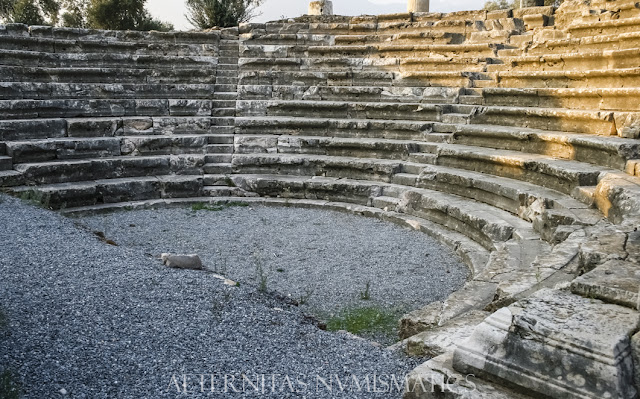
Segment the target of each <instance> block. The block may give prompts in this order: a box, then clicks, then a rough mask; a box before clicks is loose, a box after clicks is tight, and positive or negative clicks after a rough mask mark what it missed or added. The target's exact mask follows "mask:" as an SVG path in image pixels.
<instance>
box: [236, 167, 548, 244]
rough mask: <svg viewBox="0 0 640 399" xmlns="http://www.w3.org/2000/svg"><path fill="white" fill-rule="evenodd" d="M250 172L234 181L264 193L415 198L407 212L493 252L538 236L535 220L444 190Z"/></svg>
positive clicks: (361, 201) (363, 199)
mask: <svg viewBox="0 0 640 399" xmlns="http://www.w3.org/2000/svg"><path fill="white" fill-rule="evenodd" d="M245 175H246V174H239V175H234V176H232V179H233V180H234V183H235V184H236V185H237V186H238V187H240V188H242V189H245V190H247V191H251V192H255V193H258V194H260V195H262V196H278V197H285V198H287V197H288V198H298V199H301V198H307V199H324V200H330V201H343V202H351V203H354V204H358V205H365V206H370V205H371V204H372V203H373V201H374V200H375V198H376V197H380V196H384V197H392V198H399V199H402V198H408V197H411V196H413V198H412V200H413V201H415V208H413V209H410V208H407V209H406V212H405V213H407V214H408V215H411V216H418V217H421V218H423V219H426V220H430V221H432V222H435V223H439V224H442V225H443V226H445V227H447V228H449V229H451V230H453V231H456V232H458V233H460V234H463V235H465V236H467V237H469V238H470V239H472V240H473V241H475V242H477V243H479V244H481V245H482V246H483V247H485V248H486V249H489V250H490V249H493V248H494V246H495V245H496V244H497V243H501V242H505V241H508V240H510V239H511V238H514V237H521V238H525V237H526V238H531V237H534V236H535V237H537V234H536V233H535V232H534V231H533V228H532V226H531V224H530V223H527V222H525V221H523V220H521V219H519V218H517V217H515V216H513V215H511V214H509V213H506V212H504V211H501V210H497V209H496V208H493V207H490V206H487V205H485V204H482V203H478V202H476V201H472V200H469V199H466V198H462V197H459V196H456V195H451V194H446V193H442V192H438V191H433V190H428V189H417V188H410V187H406V186H401V185H396V184H391V183H386V184H385V183H384V182H375V181H368V180H358V179H348V178H344V179H332V178H331V177H316V178H313V177H312V176H313V175H300V176H297V177H296V178H293V177H291V176H288V177H287V176H285V177H284V178H282V176H278V175H268V174H259V175H253V174H249V175H248V176H245ZM409 193H411V194H409ZM389 209H390V210H395V209H391V208H389Z"/></svg>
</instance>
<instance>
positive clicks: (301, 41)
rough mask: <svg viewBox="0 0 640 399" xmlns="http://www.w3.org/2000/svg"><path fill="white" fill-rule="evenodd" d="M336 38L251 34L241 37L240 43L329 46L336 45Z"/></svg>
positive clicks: (307, 34)
mask: <svg viewBox="0 0 640 399" xmlns="http://www.w3.org/2000/svg"><path fill="white" fill-rule="evenodd" d="M334 37H335V36H334V35H332V34H313V33H258V32H250V33H245V34H242V35H240V41H241V43H243V44H252V45H256V44H258V45H277V46H282V45H286V46H296V45H297V46H328V45H331V44H333V43H334Z"/></svg>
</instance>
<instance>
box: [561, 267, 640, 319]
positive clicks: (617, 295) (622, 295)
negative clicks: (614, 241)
mask: <svg viewBox="0 0 640 399" xmlns="http://www.w3.org/2000/svg"><path fill="white" fill-rule="evenodd" d="M639 290H640V267H638V265H637V264H635V263H630V262H625V261H622V260H612V261H609V262H606V263H604V264H602V265H600V266H598V267H596V268H595V269H594V270H592V271H590V272H588V273H586V274H583V275H582V276H580V277H578V278H577V279H575V280H573V281H572V282H571V291H572V292H573V293H574V294H578V295H582V296H584V297H587V298H597V299H601V300H603V301H605V302H607V303H614V304H618V305H621V306H626V307H629V308H632V309H635V308H636V307H637V305H638V291H639Z"/></svg>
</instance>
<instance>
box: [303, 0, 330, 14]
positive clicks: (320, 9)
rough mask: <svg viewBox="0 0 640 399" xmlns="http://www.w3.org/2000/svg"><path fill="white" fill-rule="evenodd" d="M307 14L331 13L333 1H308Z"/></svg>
mask: <svg viewBox="0 0 640 399" xmlns="http://www.w3.org/2000/svg"><path fill="white" fill-rule="evenodd" d="M309 15H333V3H332V2H331V1H329V0H319V1H312V2H310V3H309Z"/></svg>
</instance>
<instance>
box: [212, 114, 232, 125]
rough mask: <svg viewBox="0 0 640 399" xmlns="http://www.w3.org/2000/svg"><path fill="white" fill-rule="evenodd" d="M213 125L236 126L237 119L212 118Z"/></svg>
mask: <svg viewBox="0 0 640 399" xmlns="http://www.w3.org/2000/svg"><path fill="white" fill-rule="evenodd" d="M211 124H212V125H213V126H234V125H235V118H234V117H229V116H220V117H214V118H211Z"/></svg>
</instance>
